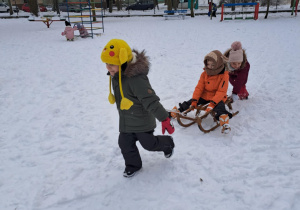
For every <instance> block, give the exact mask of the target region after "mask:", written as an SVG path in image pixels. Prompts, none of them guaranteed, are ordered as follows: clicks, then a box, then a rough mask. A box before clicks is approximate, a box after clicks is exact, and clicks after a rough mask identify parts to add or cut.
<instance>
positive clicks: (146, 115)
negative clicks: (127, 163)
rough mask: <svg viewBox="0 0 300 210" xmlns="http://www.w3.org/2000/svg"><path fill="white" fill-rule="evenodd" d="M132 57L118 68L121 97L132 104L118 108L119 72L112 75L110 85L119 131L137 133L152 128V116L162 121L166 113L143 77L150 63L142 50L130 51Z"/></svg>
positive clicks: (166, 115) (119, 95)
mask: <svg viewBox="0 0 300 210" xmlns="http://www.w3.org/2000/svg"><path fill="white" fill-rule="evenodd" d="M133 53H134V54H135V56H134V57H135V58H134V59H133V61H132V62H129V63H128V64H127V68H126V69H125V70H124V71H122V89H123V93H124V97H125V98H128V99H129V100H131V101H132V102H133V103H134V104H133V106H132V107H130V109H129V110H121V109H120V102H121V99H122V98H121V94H120V87H119V74H115V76H114V77H113V78H112V86H113V91H114V95H115V98H116V104H117V108H118V111H119V116H120V122H119V131H120V132H124V133H141V132H147V131H151V130H154V129H155V128H156V121H155V118H156V119H158V120H159V121H163V120H165V119H166V118H167V117H168V112H167V111H166V110H165V109H164V108H163V106H162V105H161V103H160V102H159V100H160V99H159V97H158V96H157V95H156V94H155V91H154V90H153V89H152V87H151V85H150V82H149V79H148V77H147V75H148V72H149V67H150V63H149V60H148V57H146V56H145V52H144V51H142V52H141V53H139V52H137V51H135V50H133Z"/></svg>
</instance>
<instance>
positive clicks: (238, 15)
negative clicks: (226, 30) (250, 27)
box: [220, 2, 259, 21]
mask: <svg viewBox="0 0 300 210" xmlns="http://www.w3.org/2000/svg"><path fill="white" fill-rule="evenodd" d="M235 6H241V11H231V12H226V13H225V12H224V10H225V7H235ZM244 6H255V7H254V8H255V9H254V15H253V16H247V14H253V12H249V11H247V12H246V11H244ZM258 11H259V3H257V2H255V3H236V4H222V10H221V20H220V21H223V20H238V19H239V20H243V19H244V20H249V19H253V20H257V19H258ZM228 14H229V15H230V16H231V17H224V16H225V15H228Z"/></svg>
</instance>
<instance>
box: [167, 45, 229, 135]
mask: <svg viewBox="0 0 300 210" xmlns="http://www.w3.org/2000/svg"><path fill="white" fill-rule="evenodd" d="M225 60H226V58H225V57H224V56H223V55H222V53H221V52H220V51H218V50H214V51H212V52H210V53H209V54H207V55H206V56H205V57H204V65H205V67H204V69H203V70H204V71H203V72H202V74H201V76H200V79H199V81H198V84H197V86H196V88H195V91H194V93H193V97H192V99H190V100H189V101H184V102H183V103H179V109H178V111H180V112H183V111H185V110H187V109H188V108H189V107H190V106H193V107H197V106H198V105H201V104H207V103H209V105H208V107H207V109H206V110H205V111H206V112H209V111H211V110H214V111H215V112H216V116H215V118H216V119H217V120H219V121H220V125H221V126H222V127H223V128H222V133H229V131H230V130H231V129H230V125H229V118H232V114H231V113H230V112H228V111H227V110H226V108H225V101H226V100H227V89H228V81H229V76H228V72H227V71H225V63H226V61H225ZM175 108H176V107H175ZM176 109H177V108H176ZM171 114H172V113H171Z"/></svg>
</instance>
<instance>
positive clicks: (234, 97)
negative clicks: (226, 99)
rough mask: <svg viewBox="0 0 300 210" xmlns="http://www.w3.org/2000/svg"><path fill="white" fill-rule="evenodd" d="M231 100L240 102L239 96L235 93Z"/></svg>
mask: <svg viewBox="0 0 300 210" xmlns="http://www.w3.org/2000/svg"><path fill="white" fill-rule="evenodd" d="M230 98H232V101H233V102H235V101H237V100H239V96H238V95H237V94H234V93H232V95H231V96H230Z"/></svg>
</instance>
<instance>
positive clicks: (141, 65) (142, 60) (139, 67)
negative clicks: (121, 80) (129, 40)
mask: <svg viewBox="0 0 300 210" xmlns="http://www.w3.org/2000/svg"><path fill="white" fill-rule="evenodd" d="M132 52H133V54H135V56H134V57H135V58H133V59H132V61H131V62H128V64H127V68H126V69H125V71H124V75H125V76H126V77H134V76H137V75H141V74H144V75H148V73H149V69H150V62H149V57H148V56H146V55H145V50H143V51H142V52H138V51H137V50H134V49H133V50H132Z"/></svg>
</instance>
